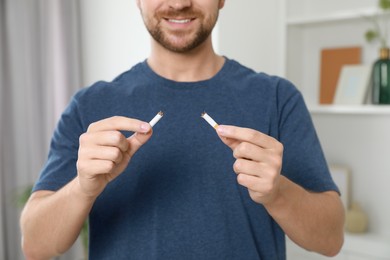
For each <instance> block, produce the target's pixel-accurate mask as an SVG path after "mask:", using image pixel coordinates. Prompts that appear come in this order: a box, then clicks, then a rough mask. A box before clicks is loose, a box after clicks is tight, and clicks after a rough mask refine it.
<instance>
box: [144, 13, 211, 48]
mask: <svg viewBox="0 0 390 260" xmlns="http://www.w3.org/2000/svg"><path fill="white" fill-rule="evenodd" d="M183 13H184V16H185V17H197V19H199V20H200V21H203V22H202V23H201V24H200V26H199V28H197V30H196V32H195V33H191V34H192V35H189V33H188V32H167V31H165V30H164V29H163V28H162V27H161V21H162V20H163V19H164V18H163V17H175V16H179V15H183ZM217 20H218V12H216V13H214V14H213V15H211V16H210V17H208V18H207V19H205V18H204V16H203V15H202V14H201V13H199V12H196V11H192V10H191V11H185V12H174V13H173V12H169V13H166V12H165V13H157V14H156V15H155V16H153V17H152V18H151V19H147V18H145V17H144V23H145V26H146V29H147V30H148V31H149V34H150V35H151V36H152V38H153V39H154V40H155V41H156V42H158V43H159V44H160V45H161V46H162V47H163V48H165V49H167V50H169V51H172V52H175V53H187V52H190V51H192V50H194V49H196V48H197V47H199V46H200V45H201V44H202V43H203V42H205V41H206V39H207V38H208V37H209V36H210V34H211V32H212V31H213V29H214V26H215V24H216V22H217ZM155 21H158V22H155Z"/></svg>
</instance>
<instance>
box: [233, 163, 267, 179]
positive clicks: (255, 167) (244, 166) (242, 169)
mask: <svg viewBox="0 0 390 260" xmlns="http://www.w3.org/2000/svg"><path fill="white" fill-rule="evenodd" d="M233 170H234V172H235V173H236V174H246V175H252V176H257V177H261V173H262V167H261V165H260V163H258V162H254V161H249V160H245V159H237V160H236V161H235V162H234V164H233Z"/></svg>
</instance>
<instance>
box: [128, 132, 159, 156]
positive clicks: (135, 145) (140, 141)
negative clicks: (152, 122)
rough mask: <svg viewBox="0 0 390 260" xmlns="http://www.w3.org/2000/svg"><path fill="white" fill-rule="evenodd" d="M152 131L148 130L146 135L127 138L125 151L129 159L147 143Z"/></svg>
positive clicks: (140, 134)
mask: <svg viewBox="0 0 390 260" xmlns="http://www.w3.org/2000/svg"><path fill="white" fill-rule="evenodd" d="M152 134H153V130H152V128H151V129H150V131H149V132H147V133H137V132H136V133H134V134H133V135H132V136H130V137H129V138H127V141H128V142H129V149H128V150H127V153H128V154H129V156H130V158H131V157H133V155H134V154H135V153H136V152H137V151H138V150H139V148H141V146H143V145H144V144H145V143H146V142H147V141H149V139H150V137H152Z"/></svg>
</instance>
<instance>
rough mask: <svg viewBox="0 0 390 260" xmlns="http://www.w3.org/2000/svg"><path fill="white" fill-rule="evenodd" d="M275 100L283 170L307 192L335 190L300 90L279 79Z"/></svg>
mask: <svg viewBox="0 0 390 260" xmlns="http://www.w3.org/2000/svg"><path fill="white" fill-rule="evenodd" d="M278 101H279V102H278V110H279V111H278V113H279V122H278V123H279V140H280V142H281V143H282V144H283V146H284V154H283V168H282V173H283V174H284V175H285V176H286V177H287V178H289V179H290V180H291V181H293V182H295V183H297V184H299V185H300V186H302V187H303V188H305V189H307V190H310V191H314V192H322V191H328V190H335V191H338V189H337V187H336V185H335V183H334V182H333V180H332V177H331V175H330V172H329V168H328V164H327V162H326V159H325V156H324V153H323V151H322V148H321V145H320V141H319V139H318V136H317V133H316V130H315V128H314V124H313V122H312V119H311V115H310V113H309V111H308V109H307V107H306V105H305V102H304V99H303V97H302V95H301V93H300V92H299V91H298V90H297V89H296V88H295V86H293V85H292V84H291V83H290V82H288V81H285V80H281V82H280V84H279V86H278Z"/></svg>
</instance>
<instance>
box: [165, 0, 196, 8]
mask: <svg viewBox="0 0 390 260" xmlns="http://www.w3.org/2000/svg"><path fill="white" fill-rule="evenodd" d="M191 1H192V0H170V1H169V3H168V4H169V8H172V9H175V10H182V9H185V8H188V7H190V6H191Z"/></svg>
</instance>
